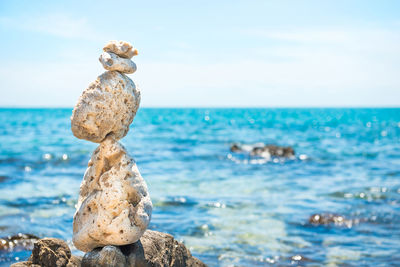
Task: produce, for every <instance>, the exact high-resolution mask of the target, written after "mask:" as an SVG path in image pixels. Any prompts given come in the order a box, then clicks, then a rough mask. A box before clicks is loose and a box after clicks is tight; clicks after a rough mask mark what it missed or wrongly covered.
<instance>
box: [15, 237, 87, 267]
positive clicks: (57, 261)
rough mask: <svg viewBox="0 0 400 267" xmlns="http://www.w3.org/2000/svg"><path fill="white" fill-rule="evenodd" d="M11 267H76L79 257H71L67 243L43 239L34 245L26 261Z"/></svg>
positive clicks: (55, 239)
mask: <svg viewBox="0 0 400 267" xmlns="http://www.w3.org/2000/svg"><path fill="white" fill-rule="evenodd" d="M11 266H12V267H22V266H31V267H36V266H41V267H78V266H80V259H79V257H75V256H71V250H70V249H69V247H68V245H67V243H65V242H64V241H63V240H60V239H57V238H43V239H40V240H39V241H38V242H36V243H35V244H34V247H33V250H32V255H31V256H30V257H29V259H28V261H24V262H19V263H15V264H13V265H11Z"/></svg>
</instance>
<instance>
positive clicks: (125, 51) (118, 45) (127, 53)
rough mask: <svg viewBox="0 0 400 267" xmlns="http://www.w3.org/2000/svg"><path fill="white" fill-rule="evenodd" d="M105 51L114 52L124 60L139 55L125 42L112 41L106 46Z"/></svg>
mask: <svg viewBox="0 0 400 267" xmlns="http://www.w3.org/2000/svg"><path fill="white" fill-rule="evenodd" d="M103 51H104V52H112V53H114V54H117V55H118V56H120V57H123V58H132V57H133V56H136V55H137V54H138V51H137V50H136V49H134V48H133V46H132V45H131V44H130V43H128V42H125V41H110V42H108V43H107V44H106V45H105V46H104V48H103Z"/></svg>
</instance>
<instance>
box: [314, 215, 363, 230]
mask: <svg viewBox="0 0 400 267" xmlns="http://www.w3.org/2000/svg"><path fill="white" fill-rule="evenodd" d="M308 222H309V223H310V224H313V225H330V224H333V225H336V226H347V227H351V226H352V225H353V224H355V223H358V221H357V220H348V219H346V218H345V217H344V216H342V215H338V214H332V213H325V214H313V215H311V216H310V218H309V219H308Z"/></svg>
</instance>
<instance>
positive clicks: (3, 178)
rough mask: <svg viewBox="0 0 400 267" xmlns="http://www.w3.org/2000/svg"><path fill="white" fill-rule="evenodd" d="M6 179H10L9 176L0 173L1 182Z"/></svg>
mask: <svg viewBox="0 0 400 267" xmlns="http://www.w3.org/2000/svg"><path fill="white" fill-rule="evenodd" d="M6 180H8V177H7V176H4V175H0V183H1V182H4V181H6Z"/></svg>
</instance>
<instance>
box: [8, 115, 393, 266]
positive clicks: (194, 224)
mask: <svg viewBox="0 0 400 267" xmlns="http://www.w3.org/2000/svg"><path fill="white" fill-rule="evenodd" d="M70 115H71V110H70V109H0V176H3V178H2V179H1V180H0V231H1V235H2V236H7V235H10V234H16V233H20V232H22V233H30V234H34V235H37V236H39V237H45V236H51V237H58V238H63V239H65V240H67V241H68V242H69V244H70V245H72V243H71V236H72V216H73V214H74V205H75V203H76V200H77V198H78V192H79V185H80V182H81V179H82V176H83V173H84V171H85V169H86V166H87V162H88V160H89V158H90V154H91V153H92V151H93V150H94V149H95V147H96V144H93V143H90V142H87V141H83V140H78V139H76V138H75V137H73V135H72V133H71V131H70V120H69V117H70ZM233 142H242V143H257V142H264V143H270V144H277V145H284V146H292V147H293V148H294V149H295V151H296V158H295V159H286V160H284V159H271V160H270V161H266V160H263V159H254V158H249V157H247V156H245V155H236V154H234V153H232V152H230V150H229V146H230V144H231V143H233ZM122 143H123V144H124V145H125V146H126V148H127V149H128V151H129V152H130V154H131V155H132V156H133V157H134V158H135V159H136V161H137V165H138V167H139V170H140V171H141V173H142V176H143V177H144V178H145V180H146V181H147V184H148V187H149V191H150V194H151V197H152V200H153V204H154V209H153V218H152V221H151V224H150V229H155V230H158V231H163V232H168V233H171V234H173V235H174V236H175V237H176V238H177V239H178V240H180V241H183V242H184V243H185V244H186V245H187V247H189V248H190V249H191V251H192V253H193V254H194V255H195V256H197V257H198V258H200V259H201V260H202V261H204V262H205V263H207V264H208V265H209V266H265V265H278V266H287V265H311V266H321V265H323V266H326V265H330V266H336V265H337V266H361V265H363V266H379V265H380V266H387V265H393V266H396V265H397V266H399V265H400V109H146V108H142V109H140V110H139V112H138V114H137V116H136V118H135V119H134V123H133V124H132V126H131V131H130V132H129V133H128V135H127V136H126V137H125V138H124V139H123V140H122ZM314 213H333V214H339V215H341V216H344V217H345V218H346V219H347V220H348V221H349V223H346V224H341V225H338V224H336V225H335V224H330V225H319V226H318V225H312V224H310V223H309V222H308V218H309V217H310V216H311V215H312V214H314ZM74 253H79V252H78V251H76V250H74ZM29 255H30V252H28V251H24V250H22V251H12V252H5V251H3V252H0V265H4V266H8V265H9V264H10V263H11V262H14V261H16V259H19V260H24V259H26V258H27V257H28V256H29Z"/></svg>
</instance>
